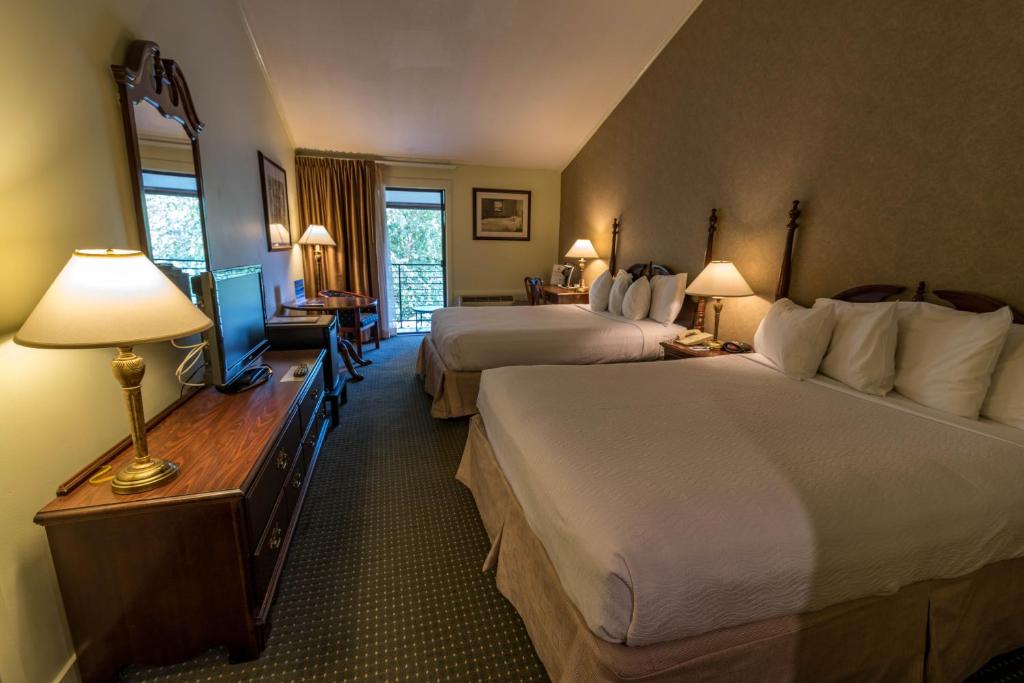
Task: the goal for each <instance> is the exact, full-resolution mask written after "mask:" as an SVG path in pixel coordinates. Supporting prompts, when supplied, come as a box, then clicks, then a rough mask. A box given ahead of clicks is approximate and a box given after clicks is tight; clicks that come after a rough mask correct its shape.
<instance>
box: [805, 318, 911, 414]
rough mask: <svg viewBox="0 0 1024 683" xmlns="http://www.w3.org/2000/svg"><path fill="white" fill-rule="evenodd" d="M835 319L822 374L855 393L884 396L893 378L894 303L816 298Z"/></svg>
mask: <svg viewBox="0 0 1024 683" xmlns="http://www.w3.org/2000/svg"><path fill="white" fill-rule="evenodd" d="M814 307H815V308H823V307H829V308H831V309H832V312H833V313H834V315H835V317H836V326H835V329H833V330H832V341H831V342H830V343H829V345H828V352H827V353H826V354H825V357H824V358H823V359H822V360H821V374H823V375H827V376H828V377H831V378H832V379H834V380H838V381H840V382H842V383H843V384H846V385H847V386H850V387H853V388H854V389H856V390H857V391H863V392H864V393H866V394H875V395H877V396H885V395H886V394H888V393H889V392H890V391H892V384H893V381H894V380H895V379H896V336H897V330H898V329H899V326H898V325H897V324H896V302H895V301H891V302H880V303H875V304H855V303H851V302H849V301H837V300H835V299H818V300H817V301H815V302H814Z"/></svg>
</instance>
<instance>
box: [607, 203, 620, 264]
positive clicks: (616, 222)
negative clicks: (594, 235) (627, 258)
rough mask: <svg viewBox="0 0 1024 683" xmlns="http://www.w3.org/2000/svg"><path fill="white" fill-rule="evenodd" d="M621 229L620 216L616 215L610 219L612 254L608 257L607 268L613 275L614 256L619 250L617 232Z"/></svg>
mask: <svg viewBox="0 0 1024 683" xmlns="http://www.w3.org/2000/svg"><path fill="white" fill-rule="evenodd" d="M621 230H622V216H621V215H619V216H616V217H615V218H614V219H612V255H611V258H609V259H608V270H610V271H612V276H614V275H615V257H616V254H617V253H618V251H619V232H620V231H621Z"/></svg>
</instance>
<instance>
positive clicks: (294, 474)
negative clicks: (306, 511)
mask: <svg viewBox="0 0 1024 683" xmlns="http://www.w3.org/2000/svg"><path fill="white" fill-rule="evenodd" d="M308 472H309V467H308V466H307V465H306V460H305V458H299V459H298V462H296V463H295V467H294V468H292V471H291V472H289V473H288V481H286V482H285V483H284V496H285V498H287V499H288V507H289V508H291V510H292V511H293V512H294V513H296V514H297V513H298V507H299V496H300V495H301V494H302V486H303V484H305V483H306V476H307V474H308Z"/></svg>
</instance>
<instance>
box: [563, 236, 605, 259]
mask: <svg viewBox="0 0 1024 683" xmlns="http://www.w3.org/2000/svg"><path fill="white" fill-rule="evenodd" d="M565 256H566V258H599V257H598V255H597V249H594V245H593V244H591V243H590V240H576V241H575V242H574V243H573V245H572V247H570V248H569V251H567V252H565Z"/></svg>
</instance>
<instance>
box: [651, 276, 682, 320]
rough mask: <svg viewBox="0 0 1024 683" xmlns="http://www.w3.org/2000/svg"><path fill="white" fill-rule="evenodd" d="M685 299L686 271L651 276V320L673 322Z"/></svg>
mask: <svg viewBox="0 0 1024 683" xmlns="http://www.w3.org/2000/svg"><path fill="white" fill-rule="evenodd" d="M685 299H686V273H677V274H675V275H655V276H654V277H652V278H651V312H650V314H649V315H650V317H651V319H652V320H657V321H658V322H659V323H664V324H666V325H668V324H670V323H674V322H675V321H676V317H678V316H679V311H681V310H683V301H684V300H685Z"/></svg>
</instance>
